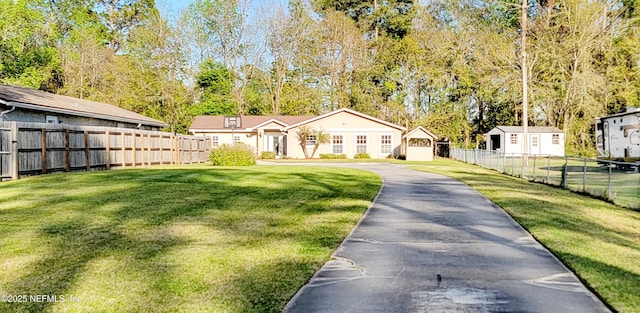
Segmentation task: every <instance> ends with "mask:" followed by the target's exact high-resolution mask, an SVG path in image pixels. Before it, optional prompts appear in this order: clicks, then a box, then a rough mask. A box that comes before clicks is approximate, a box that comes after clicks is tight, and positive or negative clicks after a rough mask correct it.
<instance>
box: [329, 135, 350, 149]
mask: <svg viewBox="0 0 640 313" xmlns="http://www.w3.org/2000/svg"><path fill="white" fill-rule="evenodd" d="M333 136H342V145H341V146H342V152H341V153H338V154H346V152H345V151H346V147H345V141H346V140H347V136H345V134H344V133H330V134H329V140H330V149H331V153H332V154H336V153H335V152H334V151H333V147H334V146H337V145H334V144H333Z"/></svg>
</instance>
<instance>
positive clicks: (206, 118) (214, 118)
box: [189, 115, 313, 131]
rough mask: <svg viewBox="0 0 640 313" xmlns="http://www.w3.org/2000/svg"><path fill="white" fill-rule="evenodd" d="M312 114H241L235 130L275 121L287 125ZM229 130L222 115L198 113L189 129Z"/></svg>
mask: <svg viewBox="0 0 640 313" xmlns="http://www.w3.org/2000/svg"><path fill="white" fill-rule="evenodd" d="M310 118H313V116H284V115H244V116H242V128H238V129H236V131H243V130H244V131H252V130H254V129H255V128H258V127H260V126H264V125H267V124H269V123H270V122H275V123H278V124H280V125H282V126H283V127H284V126H287V125H290V124H295V123H298V122H300V121H303V120H308V119H310ZM220 130H225V131H226V130H230V129H229V128H225V127H224V116H221V115H199V116H196V118H195V119H194V120H193V123H191V126H190V127H189V131H220Z"/></svg>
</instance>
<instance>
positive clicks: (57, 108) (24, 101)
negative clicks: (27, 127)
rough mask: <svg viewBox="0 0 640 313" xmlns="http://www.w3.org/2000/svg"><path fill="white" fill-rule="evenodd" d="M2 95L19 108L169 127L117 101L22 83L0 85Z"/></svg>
mask: <svg viewBox="0 0 640 313" xmlns="http://www.w3.org/2000/svg"><path fill="white" fill-rule="evenodd" d="M0 99H2V100H4V101H5V102H7V104H8V105H10V106H15V107H17V108H23V109H29V110H37V111H46V112H52V113H61V114H69V115H76V116H83V117H91V118H98V119H104V120H111V121H117V122H127V123H135V124H138V123H139V124H143V125H150V126H156V127H167V126H169V125H167V124H166V123H164V122H162V121H159V120H156V119H153V118H150V117H147V116H144V115H141V114H138V113H135V112H131V111H128V110H125V109H123V108H120V107H117V106H115V105H111V104H107V103H101V102H95V101H90V100H86V99H79V98H73V97H68V96H62V95H56V94H52V93H48V92H44V91H38V90H33V89H28V88H24V87H18V86H9V85H0Z"/></svg>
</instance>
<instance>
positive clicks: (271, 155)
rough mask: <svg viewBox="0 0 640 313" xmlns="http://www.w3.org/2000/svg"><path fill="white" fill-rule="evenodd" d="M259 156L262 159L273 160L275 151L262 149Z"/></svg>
mask: <svg viewBox="0 0 640 313" xmlns="http://www.w3.org/2000/svg"><path fill="white" fill-rule="evenodd" d="M260 158H261V159H263V160H273V159H275V158H276V153H275V152H273V151H262V153H261V154H260Z"/></svg>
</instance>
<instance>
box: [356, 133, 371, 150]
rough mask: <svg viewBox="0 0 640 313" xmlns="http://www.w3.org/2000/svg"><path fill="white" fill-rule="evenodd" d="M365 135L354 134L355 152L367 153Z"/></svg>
mask: <svg viewBox="0 0 640 313" xmlns="http://www.w3.org/2000/svg"><path fill="white" fill-rule="evenodd" d="M367 150H368V149H367V135H356V153H367Z"/></svg>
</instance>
